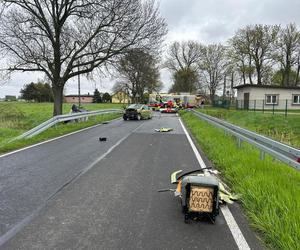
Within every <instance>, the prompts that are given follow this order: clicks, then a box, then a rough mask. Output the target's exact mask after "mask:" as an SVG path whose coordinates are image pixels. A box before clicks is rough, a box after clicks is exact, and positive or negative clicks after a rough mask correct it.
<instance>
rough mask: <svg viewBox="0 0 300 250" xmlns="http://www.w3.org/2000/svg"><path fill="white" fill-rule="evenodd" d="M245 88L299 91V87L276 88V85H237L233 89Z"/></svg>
mask: <svg viewBox="0 0 300 250" xmlns="http://www.w3.org/2000/svg"><path fill="white" fill-rule="evenodd" d="M246 87H250V88H265V89H300V87H299V86H296V87H295V86H294V87H292V86H287V87H284V86H278V85H257V84H244V85H239V86H235V87H233V88H234V89H242V88H246Z"/></svg>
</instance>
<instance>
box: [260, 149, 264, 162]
mask: <svg viewBox="0 0 300 250" xmlns="http://www.w3.org/2000/svg"><path fill="white" fill-rule="evenodd" d="M259 159H261V160H264V159H265V152H264V151H262V150H260V154H259Z"/></svg>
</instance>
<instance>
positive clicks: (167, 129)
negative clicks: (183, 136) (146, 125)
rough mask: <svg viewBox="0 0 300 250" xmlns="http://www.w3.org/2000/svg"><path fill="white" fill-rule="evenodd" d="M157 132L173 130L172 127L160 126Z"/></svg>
mask: <svg viewBox="0 0 300 250" xmlns="http://www.w3.org/2000/svg"><path fill="white" fill-rule="evenodd" d="M155 131H156V132H170V131H173V129H172V128H158V129H155Z"/></svg>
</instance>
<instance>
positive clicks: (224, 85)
mask: <svg viewBox="0 0 300 250" xmlns="http://www.w3.org/2000/svg"><path fill="white" fill-rule="evenodd" d="M226 87H227V86H226V75H225V76H224V82H223V98H225V96H226Z"/></svg>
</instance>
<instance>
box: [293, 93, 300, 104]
mask: <svg viewBox="0 0 300 250" xmlns="http://www.w3.org/2000/svg"><path fill="white" fill-rule="evenodd" d="M293 104H300V95H293Z"/></svg>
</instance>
